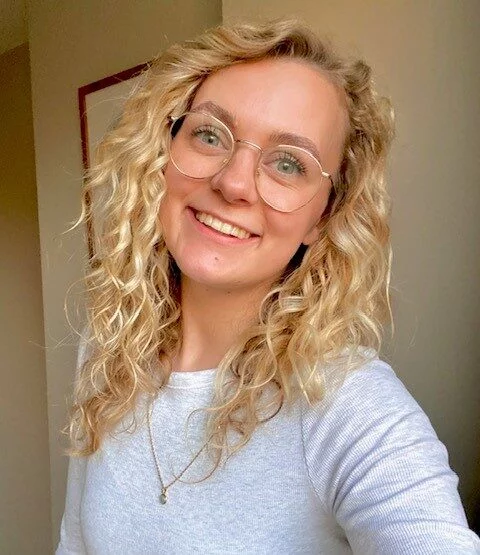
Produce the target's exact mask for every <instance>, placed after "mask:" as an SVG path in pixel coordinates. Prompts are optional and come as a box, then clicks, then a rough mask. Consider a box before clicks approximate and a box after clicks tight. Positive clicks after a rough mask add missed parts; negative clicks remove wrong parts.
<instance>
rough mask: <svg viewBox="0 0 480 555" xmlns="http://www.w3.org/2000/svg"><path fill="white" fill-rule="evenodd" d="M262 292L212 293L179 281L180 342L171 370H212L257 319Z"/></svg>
mask: <svg viewBox="0 0 480 555" xmlns="http://www.w3.org/2000/svg"><path fill="white" fill-rule="evenodd" d="M266 293H267V291H266V290H264V289H262V290H257V291H255V292H252V291H251V290H248V291H239V290H235V291H227V290H215V289H211V288H209V287H206V286H203V285H201V284H197V283H192V282H191V281H189V280H188V279H186V278H182V284H181V304H182V342H181V346H180V349H179V351H178V352H177V353H176V355H175V357H174V360H173V370H174V371H177V372H179V371H184V372H185V371H194V370H203V369H207V368H216V367H217V366H218V364H219V363H220V361H221V360H222V358H223V357H224V356H225V354H226V353H227V351H228V350H229V349H230V347H232V345H233V344H234V343H235V341H236V340H237V339H238V338H239V336H240V335H241V334H242V333H243V332H244V331H245V330H246V329H247V328H248V327H249V326H250V325H251V324H252V323H253V322H255V320H256V319H257V314H258V310H259V308H260V303H261V301H262V299H263V297H264V296H265V294H266Z"/></svg>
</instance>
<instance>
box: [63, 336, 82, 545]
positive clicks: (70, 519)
mask: <svg viewBox="0 0 480 555" xmlns="http://www.w3.org/2000/svg"><path fill="white" fill-rule="evenodd" d="M87 351H88V348H87V344H86V342H85V340H83V339H81V340H80V345H79V348H78V357H77V365H76V378H75V379H78V375H79V372H80V370H81V368H82V367H83V364H84V362H85V361H86V359H87V357H88V352H87ZM86 467H87V459H86V457H70V459H69V462H68V475H67V493H66V498H65V511H64V513H63V517H62V523H61V526H60V542H59V544H58V547H57V550H56V552H55V553H56V555H73V554H74V553H75V554H86V553H87V550H86V547H85V544H84V541H83V536H82V529H81V523H80V507H81V503H82V496H83V489H84V485H85V476H86Z"/></svg>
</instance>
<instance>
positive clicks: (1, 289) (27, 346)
mask: <svg viewBox="0 0 480 555" xmlns="http://www.w3.org/2000/svg"><path fill="white" fill-rule="evenodd" d="M0 75H1V76H2V78H1V86H0V122H1V132H0V252H1V253H2V261H1V265H0V329H1V330H2V332H1V334H0V359H1V361H2V362H1V365H0V438H1V439H2V446H3V449H2V454H1V456H0V492H1V493H0V552H1V553H15V554H17V553H19V554H20V553H21V554H22V555H28V554H30V553H31V554H32V555H33V554H47V553H50V552H51V547H52V546H51V526H50V471H49V462H50V461H49V451H48V423H47V384H46V380H45V358H44V351H43V348H42V344H43V310H42V283H41V273H40V244H39V235H38V218H37V193H36V188H35V157H34V148H33V124H32V105H31V93H30V67H29V55H28V46H27V45H26V44H23V45H21V46H18V47H16V48H14V49H13V50H10V51H8V52H5V53H4V54H2V55H1V56H0Z"/></svg>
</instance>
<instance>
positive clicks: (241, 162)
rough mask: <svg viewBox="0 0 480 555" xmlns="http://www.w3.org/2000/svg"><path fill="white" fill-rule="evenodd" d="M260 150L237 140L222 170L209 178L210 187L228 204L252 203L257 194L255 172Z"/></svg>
mask: <svg viewBox="0 0 480 555" xmlns="http://www.w3.org/2000/svg"><path fill="white" fill-rule="evenodd" d="M247 146H249V147H253V148H247ZM261 154H262V150H261V149H260V147H258V146H257V145H255V144H253V143H250V142H247V141H242V140H237V141H236V143H235V150H234V152H233V154H232V157H231V158H230V160H229V162H228V163H227V164H226V166H225V167H224V168H222V170H221V171H220V172H219V173H217V174H216V175H215V176H214V177H212V178H211V184H212V189H214V190H215V191H219V192H220V193H221V194H222V196H223V197H224V199H225V200H226V201H227V202H229V203H230V204H254V203H255V202H257V200H258V198H259V196H258V192H257V186H256V184H255V172H256V170H257V166H258V160H259V158H260V156H261Z"/></svg>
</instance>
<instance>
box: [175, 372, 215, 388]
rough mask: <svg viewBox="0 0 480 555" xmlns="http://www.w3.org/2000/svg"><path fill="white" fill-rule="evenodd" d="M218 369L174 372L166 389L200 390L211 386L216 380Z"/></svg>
mask: <svg viewBox="0 0 480 555" xmlns="http://www.w3.org/2000/svg"><path fill="white" fill-rule="evenodd" d="M216 370H217V369H216V368H208V369H205V370H192V371H188V372H172V373H171V374H170V378H169V380H168V383H167V384H166V387H168V388H171V389H198V388H200V387H207V386H210V385H211V384H212V383H213V381H214V379H215V372H216Z"/></svg>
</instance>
